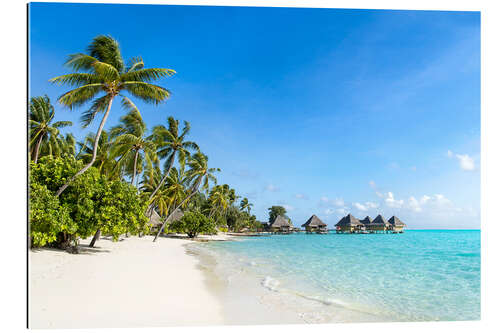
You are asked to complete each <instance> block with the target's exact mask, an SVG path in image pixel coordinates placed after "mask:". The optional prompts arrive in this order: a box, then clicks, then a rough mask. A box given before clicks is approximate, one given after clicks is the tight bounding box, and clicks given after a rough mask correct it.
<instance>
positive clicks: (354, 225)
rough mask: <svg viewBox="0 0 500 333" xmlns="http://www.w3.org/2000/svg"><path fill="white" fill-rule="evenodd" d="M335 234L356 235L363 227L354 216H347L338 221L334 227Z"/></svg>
mask: <svg viewBox="0 0 500 333" xmlns="http://www.w3.org/2000/svg"><path fill="white" fill-rule="evenodd" d="M335 228H336V229H335V231H336V233H338V234H339V233H348V234H352V233H357V232H360V231H361V230H363V228H364V225H363V224H362V223H361V222H360V221H359V220H358V219H357V218H355V217H354V216H352V215H351V214H348V215H347V216H344V217H343V218H341V219H340V221H339V222H338V223H337V224H336V225H335Z"/></svg>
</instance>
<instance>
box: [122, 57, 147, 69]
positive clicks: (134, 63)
mask: <svg viewBox="0 0 500 333" xmlns="http://www.w3.org/2000/svg"><path fill="white" fill-rule="evenodd" d="M143 68H144V61H143V60H142V58H141V57H134V58H132V59H130V61H129V66H128V68H127V70H126V72H131V71H136V70H138V69H143Z"/></svg>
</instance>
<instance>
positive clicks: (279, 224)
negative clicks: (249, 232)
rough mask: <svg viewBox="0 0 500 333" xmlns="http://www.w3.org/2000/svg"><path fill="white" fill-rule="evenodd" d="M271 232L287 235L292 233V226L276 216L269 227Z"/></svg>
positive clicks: (281, 217) (287, 221) (286, 220)
mask: <svg viewBox="0 0 500 333" xmlns="http://www.w3.org/2000/svg"><path fill="white" fill-rule="evenodd" d="M269 227H270V229H271V232H274V233H284V234H288V233H290V232H292V231H293V225H292V224H291V223H290V221H289V220H288V219H286V218H285V217H283V216H281V215H278V216H277V217H276V218H275V219H274V221H273V223H271V225H270V226H269Z"/></svg>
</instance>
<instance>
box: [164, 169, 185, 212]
mask: <svg viewBox="0 0 500 333" xmlns="http://www.w3.org/2000/svg"><path fill="white" fill-rule="evenodd" d="M186 185H187V177H186V173H185V172H184V167H183V166H181V167H180V168H179V169H177V168H175V167H173V168H172V169H171V170H170V174H169V176H168V177H167V180H166V182H165V195H166V196H167V197H168V198H169V200H170V205H169V208H170V207H177V205H178V204H179V203H180V202H182V201H183V200H184V198H185V197H186Z"/></svg>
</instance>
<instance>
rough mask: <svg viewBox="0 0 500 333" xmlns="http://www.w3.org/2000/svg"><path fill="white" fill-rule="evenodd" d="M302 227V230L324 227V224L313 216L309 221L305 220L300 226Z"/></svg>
mask: <svg viewBox="0 0 500 333" xmlns="http://www.w3.org/2000/svg"><path fill="white" fill-rule="evenodd" d="M302 227H303V228H305V227H326V223H324V222H323V221H321V220H320V219H319V217H317V216H316V215H313V216H311V217H310V218H309V220H307V222H306V223H304V224H303V225H302Z"/></svg>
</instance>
